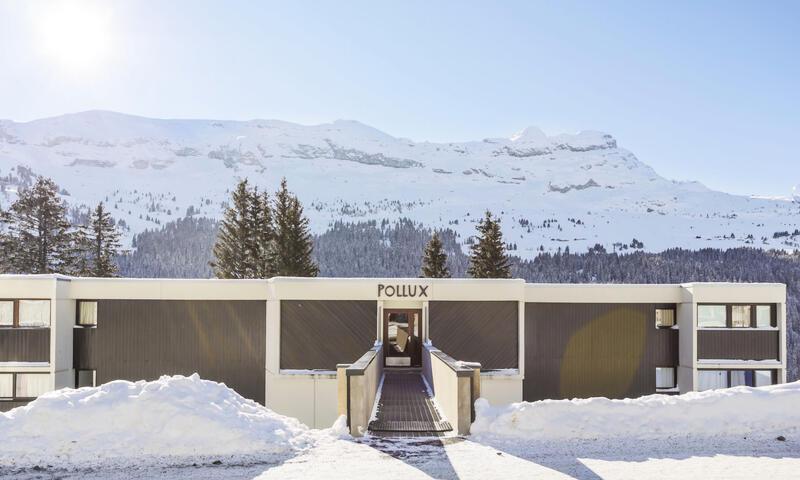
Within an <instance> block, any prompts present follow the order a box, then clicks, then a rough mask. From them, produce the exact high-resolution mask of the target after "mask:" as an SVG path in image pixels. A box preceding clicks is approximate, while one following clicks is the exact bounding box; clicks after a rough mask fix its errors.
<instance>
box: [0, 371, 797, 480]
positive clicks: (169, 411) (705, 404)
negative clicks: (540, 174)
mask: <svg viewBox="0 0 800 480" xmlns="http://www.w3.org/2000/svg"><path fill="white" fill-rule="evenodd" d="M798 396H800V383H793V384H787V385H782V386H774V387H762V388H758V389H751V388H746V387H739V388H735V389H729V390H720V391H714V392H704V393H699V394H687V395H683V396H681V397H662V396H650V397H644V398H642V399H638V400H629V401H624V402H612V401H608V400H600V399H591V400H581V401H550V402H534V403H520V404H514V405H509V406H503V407H489V406H488V405H485V404H481V405H479V408H478V420H477V422H476V424H475V425H474V429H473V430H474V433H473V435H471V436H470V437H467V438H460V437H448V438H442V439H433V438H431V439H381V438H363V439H353V438H351V437H349V436H348V435H347V434H346V433H345V431H344V429H343V427H342V424H341V421H340V422H338V424H337V425H335V426H333V427H332V428H329V429H325V430H310V429H306V428H305V427H302V426H301V425H299V424H298V423H297V422H295V421H293V420H291V419H287V418H286V417H282V416H280V415H277V414H275V413H273V412H271V411H269V410H268V409H266V408H264V407H260V406H258V405H256V404H253V403H252V402H249V401H247V400H243V399H242V398H241V397H239V396H238V395H236V394H235V393H234V392H232V391H231V390H229V389H227V388H226V387H224V386H222V385H219V384H215V383H213V382H207V381H203V380H200V379H198V378H196V377H188V378H185V377H164V378H162V379H161V380H158V381H156V382H138V383H135V384H134V383H130V382H113V383H111V384H108V385H104V386H101V387H97V388H85V389H81V390H78V391H74V390H62V391H58V392H54V393H51V394H48V395H47V396H45V397H43V398H41V399H39V400H37V401H35V402H33V403H32V404H31V405H29V406H28V407H23V408H19V409H16V410H14V411H12V412H9V413H5V414H2V415H0V440H1V441H2V444H3V445H4V447H3V448H2V449H0V477H13V478H75V479H77V478H111V479H122V478H199V479H222V478H225V479H237V478H242V479H244V478H247V479H250V478H259V479H273V478H274V479H295V478H303V479H305V478H330V479H336V478H342V479H344V478H346V479H357V478H370V479H372V478H378V477H382V478H408V479H416V478H453V479H455V478H460V479H468V478H475V479H486V478H510V479H516V478H580V479H584V478H585V479H597V478H620V479H622V478H636V479H641V478H681V479H686V478H726V479H728V478H770V479H771V480H775V479H783V478H798V474H799V472H800V441H798V440H799V438H800V420H799V419H800V414H798V412H797V410H798V408H797V406H798V405H800V401H798ZM662 412H663V413H662ZM662 414H663V417H664V418H662V417H661V416H662ZM724 418H727V421H722V420H721V419H724ZM584 423H587V424H586V425H584ZM672 423H675V424H676V426H674V427H669V428H667V427H665V425H667V424H672ZM212 437H213V438H216V439H217V441H216V442H212V441H210V439H211V438H212ZM778 437H780V438H781V439H778ZM80 450H91V453H85V452H81V451H80Z"/></svg>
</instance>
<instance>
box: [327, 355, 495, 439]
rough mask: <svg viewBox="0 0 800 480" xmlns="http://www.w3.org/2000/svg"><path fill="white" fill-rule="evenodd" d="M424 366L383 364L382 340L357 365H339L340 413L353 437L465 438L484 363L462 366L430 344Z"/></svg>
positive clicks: (466, 363) (470, 422) (423, 361)
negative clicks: (455, 436)
mask: <svg viewBox="0 0 800 480" xmlns="http://www.w3.org/2000/svg"><path fill="white" fill-rule="evenodd" d="M421 363H422V366H421V367H418V368H413V367H392V366H386V365H385V364H384V355H383V345H382V344H381V343H380V342H379V343H376V344H375V346H374V347H373V348H372V349H370V350H369V351H367V352H366V353H365V354H364V355H362V356H361V358H359V359H358V360H357V361H356V362H355V363H353V364H340V365H338V366H337V381H338V397H339V414H340V415H345V416H346V417H347V426H348V428H349V429H350V433H351V434H352V435H353V436H363V435H373V436H381V437H422V436H447V435H467V434H469V428H470V425H471V424H472V422H473V421H474V419H475V410H474V404H475V400H476V399H477V398H478V397H479V396H480V382H481V376H480V364H477V363H468V362H460V361H457V360H455V359H453V358H452V357H450V356H449V355H447V354H446V353H444V352H442V351H440V350H439V349H437V348H436V347H434V346H433V345H430V344H426V345H423V346H422V362H421Z"/></svg>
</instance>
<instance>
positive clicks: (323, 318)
mask: <svg viewBox="0 0 800 480" xmlns="http://www.w3.org/2000/svg"><path fill="white" fill-rule="evenodd" d="M376 345H377V347H376ZM369 352H372V354H371V355H372V356H371V357H364V356H365V353H367V354H369ZM431 352H435V355H433V357H432V356H431ZM444 354H446V355H444ZM363 358H367V360H363ZM372 358H378V359H379V363H380V368H383V367H384V366H385V367H387V368H388V367H397V368H404V367H410V368H413V367H422V368H423V369H425V371H427V372H429V373H430V372H431V369H432V368H433V369H434V370H435V369H436V368H438V367H436V366H435V365H434V366H433V367H431V361H432V360H431V358H434V360H435V359H436V358H440V359H449V360H448V361H451V360H453V359H455V360H457V361H462V362H477V363H479V364H480V368H479V369H477V368H476V369H475V370H474V373H475V372H477V373H475V374H476V375H477V374H478V373H479V377H478V378H479V382H480V389H479V392H480V396H482V397H484V398H487V399H488V400H489V401H490V402H493V403H507V402H514V401H521V400H540V399H546V398H573V397H590V396H606V397H611V398H624V397H635V396H640V395H646V394H652V393H657V392H663V393H679V392H688V391H693V390H703V389H709V388H720V387H727V386H736V385H751V386H761V385H768V384H772V383H780V382H785V381H786V287H785V285H783V284H732V283H688V284H676V285H570V284H530V283H525V282H524V281H522V280H478V279H441V280H440V279H417V278H412V279H397V278H395V279H351V278H273V279H269V280H177V279H176V280H166V279H96V278H71V277H65V276H60V275H42V276H39V275H2V276H0V408H1V409H2V410H8V409H10V408H13V407H15V406H19V405H23V404H25V403H27V402H29V401H30V400H32V399H33V398H35V397H37V396H39V395H41V394H43V393H45V392H47V391H50V390H53V389H58V388H63V387H75V386H79V387H80V386H88V385H97V384H101V383H105V382H108V381H111V380H116V379H126V380H140V379H156V378H158V377H159V376H160V375H163V374H185V375H188V374H191V373H194V372H197V373H199V374H200V375H201V377H203V378H207V379H210V380H216V381H220V382H224V383H225V384H227V385H228V386H229V387H231V388H233V389H235V390H236V391H238V392H239V393H240V394H241V395H243V396H245V397H247V398H250V399H253V400H255V401H257V402H259V403H261V404H264V405H266V406H268V407H270V408H271V409H273V410H275V411H277V412H279V413H283V414H286V415H291V416H294V417H297V418H299V419H301V420H302V421H303V422H305V423H306V424H308V425H310V426H318V427H321V426H328V425H330V424H331V423H332V422H333V420H334V419H335V418H336V417H337V415H338V414H339V413H341V412H342V411H343V408H344V407H343V406H342V397H341V395H342V388H345V387H342V385H343V383H341V382H342V380H341V379H342V378H343V377H341V371H339V370H341V369H342V368H343V367H347V366H348V365H351V366H352V368H353V369H355V370H357V368H356V367H357V366H361V367H364V368H369V367H368V366H369V364H370V361H371V359H372ZM360 359H361V360H360ZM426 362H427V363H426ZM434 363H435V362H434ZM342 364H345V365H342ZM449 365H450V367H451V368H452V369H453V371H457V370H459V369H460V368H461V367H462V366H463V365H464V364H463V363H459V362H452V361H451V362H450V364H449ZM337 369H338V370H337ZM355 370H354V371H355ZM362 370H363V369H362ZM337 372H338V373H337ZM351 373H352V372H350V371H348V373H347V375H350V374H351ZM362 373H363V372H362ZM462 373H464V372H461V373H458V375H460V376H464V377H466V376H468V374H469V372H467V374H464V375H461V374H462ZM358 374H359V373H358V372H357V371H356V373H355V375H358ZM431 375H432V376H431V377H430V378H431V382H433V381H434V380H433V377H435V376H436V375H437V374H436V373H435V372H434V373H433V374H431ZM347 378H350V377H347ZM364 381H365V382H366V383H365V384H364V385H365V386H364V388H366V390H365V392H367V393H365V394H364V396H365V398H367V400H366V403H365V404H364V408H366V409H367V410H369V409H371V406H372V400H371V399H370V398H369V397H370V395H373V393H374V392H375V390H376V388H377V385H376V383H377V381H376V380H375V379H374V378H373V379H372V380H369V379H367V380H364ZM436 381H437V382H438V380H436ZM348 382H349V381H348ZM356 383H357V382H356ZM356 383H354V385H355V384H356ZM472 385H473V388H475V383H473V384H472ZM346 388H351V387H350V383H347V387H346ZM437 388H439V387H437ZM448 388H449V387H448ZM440 390H441V389H440ZM349 391H350V390H348V392H349ZM348 395H349V393H348ZM436 395H437V396H438V395H439V393H438V392H437V394H436ZM473 395H476V393H474V392H473ZM373 396H374V395H373ZM358 401H361V400H358ZM441 401H442V402H444V401H445V399H442V400H441ZM351 403H352V405H351ZM346 404H347V409H348V410H347V411H348V412H350V411H351V410H350V409H351V408H354V407H353V406H354V405H356V399H355V397H354V398H353V399H351V398H350V397H347V399H346ZM453 405H454V406H453V408H454V409H455V408H457V407H456V406H455V404H453ZM447 408H449V407H447ZM458 408H461V407H458ZM467 408H468V407H467ZM453 415H455V413H454V414H453ZM354 418H355V416H354ZM467 425H468V424H467Z"/></svg>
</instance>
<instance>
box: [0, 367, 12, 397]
mask: <svg viewBox="0 0 800 480" xmlns="http://www.w3.org/2000/svg"><path fill="white" fill-rule="evenodd" d="M13 397H14V374H13V373H0V398H2V399H6V400H7V399H10V398H13Z"/></svg>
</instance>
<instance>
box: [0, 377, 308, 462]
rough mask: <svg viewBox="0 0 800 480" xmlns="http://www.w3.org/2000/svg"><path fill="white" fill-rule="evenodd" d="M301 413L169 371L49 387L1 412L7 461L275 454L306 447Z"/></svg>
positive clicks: (0, 458) (0, 456)
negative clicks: (281, 411)
mask: <svg viewBox="0 0 800 480" xmlns="http://www.w3.org/2000/svg"><path fill="white" fill-rule="evenodd" d="M307 434H308V429H307V428H306V427H305V426H303V425H302V424H301V423H300V422H299V421H298V420H295V419H292V418H288V417H284V416H281V415H278V414H277V413H275V412H273V411H271V410H269V409H267V408H265V407H263V406H261V405H259V404H258V403H256V402H253V401H252V400H247V399H245V398H243V397H241V396H240V395H239V394H237V393H236V392H234V391H233V390H231V389H230V388H228V387H226V386H225V385H224V384H220V383H217V382H212V381H208V380H202V379H200V377H199V376H198V375H197V374H194V375H192V376H190V377H184V376H173V377H169V376H163V377H161V378H160V379H159V380H156V381H153V382H145V381H139V382H136V383H132V382H128V381H122V380H119V381H114V382H110V383H107V384H105V385H102V386H99V387H94V388H81V389H77V390H74V389H63V390H57V391H54V392H50V393H47V394H45V395H43V396H41V397H39V398H38V399H37V400H35V401H33V402H31V403H30V404H29V405H27V406H25V407H19V408H16V409H14V410H11V411H10V412H7V413H3V414H0V438H2V439H3V448H2V450H0V465H9V464H17V465H19V464H37V463H48V464H55V463H73V464H75V463H87V462H88V463H94V462H98V461H108V460H114V459H116V460H118V461H123V460H125V459H134V458H136V457H138V458H141V457H142V456H148V455H149V456H156V457H198V458H199V457H208V456H223V455H235V456H237V457H256V458H268V457H275V456H282V455H290V454H292V453H293V452H295V451H297V450H299V449H301V448H303V447H305V446H306V445H307V442H308V436H307Z"/></svg>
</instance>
